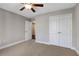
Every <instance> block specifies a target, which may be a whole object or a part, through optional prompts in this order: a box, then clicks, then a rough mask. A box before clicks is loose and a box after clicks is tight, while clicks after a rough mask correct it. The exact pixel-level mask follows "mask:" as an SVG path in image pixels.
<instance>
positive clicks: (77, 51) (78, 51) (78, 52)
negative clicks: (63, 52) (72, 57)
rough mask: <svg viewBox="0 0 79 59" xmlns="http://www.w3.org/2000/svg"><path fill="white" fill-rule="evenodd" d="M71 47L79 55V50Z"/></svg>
mask: <svg viewBox="0 0 79 59" xmlns="http://www.w3.org/2000/svg"><path fill="white" fill-rule="evenodd" d="M71 49H72V50H74V51H76V53H77V54H78V55H79V50H77V49H76V48H71Z"/></svg>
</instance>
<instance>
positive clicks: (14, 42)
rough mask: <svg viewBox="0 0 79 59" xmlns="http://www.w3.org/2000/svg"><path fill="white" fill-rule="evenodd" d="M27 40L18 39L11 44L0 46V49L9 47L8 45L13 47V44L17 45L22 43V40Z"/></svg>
mask: <svg viewBox="0 0 79 59" xmlns="http://www.w3.org/2000/svg"><path fill="white" fill-rule="evenodd" d="M25 41H28V40H21V41H18V42H13V43H11V44H8V45H5V46H2V47H0V49H4V48H7V47H11V46H13V45H16V44H19V43H22V42H25Z"/></svg>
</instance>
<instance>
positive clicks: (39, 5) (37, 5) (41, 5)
mask: <svg viewBox="0 0 79 59" xmlns="http://www.w3.org/2000/svg"><path fill="white" fill-rule="evenodd" d="M32 5H33V6H36V7H43V6H44V5H43V4H32Z"/></svg>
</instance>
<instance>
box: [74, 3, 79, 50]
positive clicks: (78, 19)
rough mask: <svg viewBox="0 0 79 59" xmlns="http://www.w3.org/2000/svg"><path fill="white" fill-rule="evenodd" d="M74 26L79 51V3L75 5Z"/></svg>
mask: <svg viewBox="0 0 79 59" xmlns="http://www.w3.org/2000/svg"><path fill="white" fill-rule="evenodd" d="M74 22H75V24H74V27H75V31H74V32H75V37H76V39H75V43H76V46H75V48H76V49H77V50H78V51H79V4H77V5H76V7H75V19H74Z"/></svg>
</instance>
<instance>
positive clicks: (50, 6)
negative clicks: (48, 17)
mask: <svg viewBox="0 0 79 59" xmlns="http://www.w3.org/2000/svg"><path fill="white" fill-rule="evenodd" d="M75 5H76V4H75V3H44V7H38V8H35V10H36V13H33V12H32V11H31V10H26V9H25V10H23V11H20V10H19V9H20V8H21V7H22V6H23V5H22V4H20V3H0V8H3V9H5V10H8V11H11V12H14V13H17V14H20V15H22V16H25V17H28V18H32V17H34V16H36V15H40V14H45V13H48V12H53V11H56V10H61V9H67V8H72V7H74V6H75Z"/></svg>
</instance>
